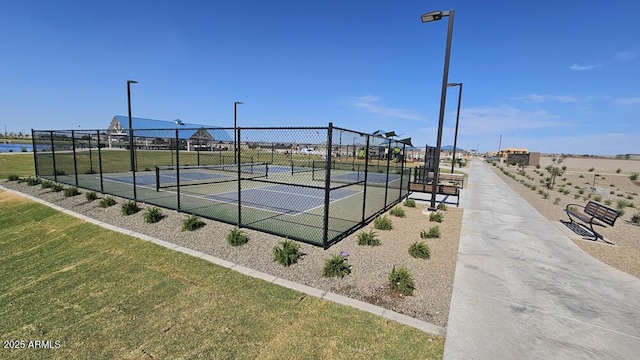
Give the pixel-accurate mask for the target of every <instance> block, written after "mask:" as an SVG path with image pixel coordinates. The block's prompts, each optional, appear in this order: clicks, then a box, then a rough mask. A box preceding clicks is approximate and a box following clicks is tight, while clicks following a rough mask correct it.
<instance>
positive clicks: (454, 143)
mask: <svg viewBox="0 0 640 360" xmlns="http://www.w3.org/2000/svg"><path fill="white" fill-rule="evenodd" d="M447 86H448V87H454V86H460V91H459V92H458V112H457V113H456V132H455V135H454V137H453V155H452V158H451V173H452V174H453V168H454V166H455V161H456V147H457V146H458V122H459V121H460V102H461V101H462V83H450V84H448V85H447Z"/></svg>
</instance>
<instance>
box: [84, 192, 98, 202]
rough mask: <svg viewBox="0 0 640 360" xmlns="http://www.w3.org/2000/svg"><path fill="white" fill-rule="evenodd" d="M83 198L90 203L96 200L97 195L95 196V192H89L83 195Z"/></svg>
mask: <svg viewBox="0 0 640 360" xmlns="http://www.w3.org/2000/svg"><path fill="white" fill-rule="evenodd" d="M84 198H85V199H87V201H89V202H91V201H93V200H96V199H98V194H96V193H95V191H89V192H86V193H84Z"/></svg>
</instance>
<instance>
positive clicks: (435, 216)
mask: <svg viewBox="0 0 640 360" xmlns="http://www.w3.org/2000/svg"><path fill="white" fill-rule="evenodd" d="M442 219H444V214H443V213H442V212H441V211H436V212H432V213H430V214H429V221H434V222H442Z"/></svg>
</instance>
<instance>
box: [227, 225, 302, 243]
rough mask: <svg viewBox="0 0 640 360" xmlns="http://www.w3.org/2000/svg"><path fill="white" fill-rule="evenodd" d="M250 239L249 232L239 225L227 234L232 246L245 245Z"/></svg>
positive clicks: (228, 241)
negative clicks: (246, 232) (239, 227)
mask: <svg viewBox="0 0 640 360" xmlns="http://www.w3.org/2000/svg"><path fill="white" fill-rule="evenodd" d="M248 241H249V238H248V237H247V234H245V233H244V231H242V230H240V229H238V227H237V226H235V227H234V228H233V229H231V230H229V233H228V234H227V243H228V244H229V245H231V246H240V245H244V244H246V243H247V242H248ZM296 245H297V244H296Z"/></svg>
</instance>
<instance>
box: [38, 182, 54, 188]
mask: <svg viewBox="0 0 640 360" xmlns="http://www.w3.org/2000/svg"><path fill="white" fill-rule="evenodd" d="M52 186H53V181H49V180H45V181H42V182H41V183H40V188H41V189H51V187H52Z"/></svg>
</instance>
